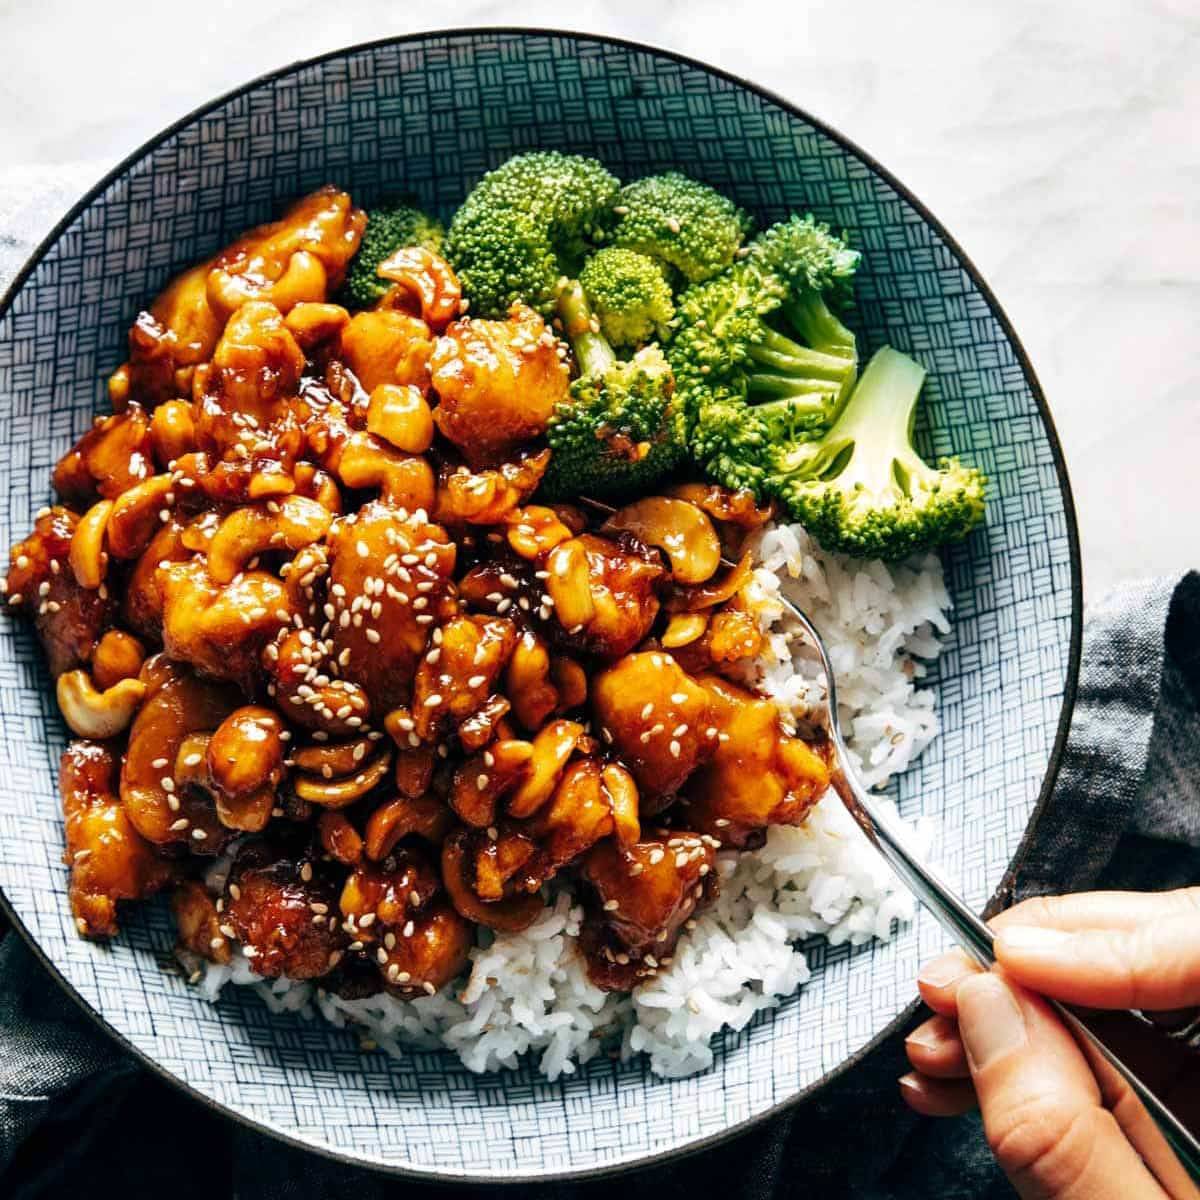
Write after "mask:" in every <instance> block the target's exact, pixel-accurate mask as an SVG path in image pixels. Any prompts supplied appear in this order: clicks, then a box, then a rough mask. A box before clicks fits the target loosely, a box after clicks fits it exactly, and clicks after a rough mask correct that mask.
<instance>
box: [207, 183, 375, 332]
mask: <svg viewBox="0 0 1200 1200" xmlns="http://www.w3.org/2000/svg"><path fill="white" fill-rule="evenodd" d="M366 227H367V216H366V213H364V212H363V211H362V209H360V208H355V207H354V205H353V203H352V202H351V200H350V196H349V194H348V193H347V192H343V191H341V190H340V189H339V188H336V187H334V186H333V185H332V184H327V185H326V186H325V187H322V188H318V189H317V190H316V191H315V192H310V193H309V194H308V195H307V196H304V197H303V198H301V199H300V200H297V201H296V203H295V204H293V205H292V206H291V207H290V208H289V209H288V210H287V211H286V212H285V213H284V214H283V216H282V217H280V219H279V220H278V221H271V222H268V223H267V224H265V225H259V226H257V227H256V228H254V229H251V230H250V231H249V232H248V233H244V234H242V236H241V237H240V238H238V239H237V241H235V242H233V243H232V244H231V245H229V246H227V247H226V248H225V249H224V250H222V251H221V253H220V254H218V255H217V257H216V258H215V259H214V260H213V263H212V269H211V271H210V273H209V276H208V281H207V288H208V302H209V305H210V306H211V307H212V308H214V309H215V310H217V311H218V312H221V313H226V314H227V313H230V312H233V311H234V310H235V309H237V308H239V307H241V306H242V305H244V304H246V303H247V302H250V301H254V300H269V301H270V302H271V303H273V304H274V305H275V306H276V307H277V308H279V309H280V310H281V311H283V312H288V311H290V310H291V309H292V308H294V307H295V306H296V305H297V304H301V303H304V302H306V301H323V300H325V299H326V298H327V296H329V295H330V294H332V293H333V292H335V291H336V290H337V289H338V287H339V286H340V285H341V282H342V279H343V278H344V277H345V273H346V266H347V264H348V263H349V262H350V259H351V258H353V257H354V254H355V252H356V251H357V250H358V245H359V242H360V241H361V240H362V235H363V230H364V229H366Z"/></svg>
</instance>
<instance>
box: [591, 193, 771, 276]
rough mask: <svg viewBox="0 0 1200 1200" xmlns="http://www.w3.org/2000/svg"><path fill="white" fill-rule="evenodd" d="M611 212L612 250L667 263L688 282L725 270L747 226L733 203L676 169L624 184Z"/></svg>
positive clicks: (748, 221)
mask: <svg viewBox="0 0 1200 1200" xmlns="http://www.w3.org/2000/svg"><path fill="white" fill-rule="evenodd" d="M613 211H614V212H615V213H616V215H617V218H618V220H617V224H616V227H615V229H614V230H613V234H612V243H613V245H614V246H623V247H625V248H626V249H628V250H637V251H639V252H640V253H642V254H648V255H650V257H651V258H657V259H661V260H662V261H663V262H665V263H670V264H671V266H672V267H674V268H676V269H677V270H678V271H679V272H680V273H681V274H682V275H683V276H684V278H685V279H686V280H687V281H688V282H689V283H698V282H699V281H700V280H702V279H708V278H710V277H711V276H713V275H716V274H717V273H718V272H719V271H723V270H724V269H725V268H726V267H727V266H729V264H730V263H731V262H733V258H734V255H735V254H736V253H737V250H738V247H739V246H741V244H742V241H743V239H744V238H745V237H746V234H747V233H749V232H750V228H751V220H750V217H749V215H748V214H747V213H745V212H743V211H742V209H740V208H738V206H737V205H736V204H734V203H733V201H732V200H730V199H728V198H727V197H725V196H722V195H721V193H720V192H718V191H716V190H715V189H713V188H711V187H709V186H708V185H707V184H705V183H700V182H699V181H698V180H695V179H690V178H688V176H686V175H682V174H680V173H679V172H678V171H667V172H666V173H665V174H663V175H648V176H647V177H646V178H644V179H638V180H635V181H634V182H633V183H630V184H626V186H625V187H623V188H622V189H621V194H620V195H619V196H618V197H617V203H616V207H615V208H614V210H613Z"/></svg>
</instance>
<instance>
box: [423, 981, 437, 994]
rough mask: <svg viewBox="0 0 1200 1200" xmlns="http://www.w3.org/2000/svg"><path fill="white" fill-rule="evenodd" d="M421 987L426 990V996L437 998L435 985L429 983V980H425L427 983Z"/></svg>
mask: <svg viewBox="0 0 1200 1200" xmlns="http://www.w3.org/2000/svg"><path fill="white" fill-rule="evenodd" d="M421 986H422V987H423V988H424V989H425V994H426V995H427V996H436V995H437V988H435V987H434V986H433V984H432V983H430V982H429V980H428V979H427V980H425V982H424V983H423V984H421Z"/></svg>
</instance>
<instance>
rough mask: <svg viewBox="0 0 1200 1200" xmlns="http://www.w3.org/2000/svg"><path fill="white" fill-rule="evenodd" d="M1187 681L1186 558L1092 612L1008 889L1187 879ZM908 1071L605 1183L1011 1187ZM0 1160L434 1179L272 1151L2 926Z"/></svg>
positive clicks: (703, 1187)
mask: <svg viewBox="0 0 1200 1200" xmlns="http://www.w3.org/2000/svg"><path fill="white" fill-rule="evenodd" d="M1198 698H1200V575H1197V574H1194V573H1193V574H1189V575H1187V576H1186V577H1184V578H1183V579H1182V580H1180V581H1178V582H1176V583H1170V582H1164V581H1155V582H1152V583H1149V584H1141V585H1136V584H1131V585H1129V586H1127V587H1124V588H1122V589H1120V590H1119V591H1117V592H1116V593H1114V594H1113V595H1111V596H1109V597H1108V598H1107V599H1105V600H1104V601H1103V602H1102V603H1100V604H1098V605H1096V606H1095V607H1094V608H1093V609H1092V612H1091V616H1090V619H1089V622H1088V625H1087V628H1086V631H1085V641H1084V653H1083V672H1082V678H1081V680H1080V688H1079V696H1078V700H1077V704H1076V709H1075V717H1074V721H1073V724H1072V728H1071V736H1070V739H1069V741H1068V745H1067V752H1066V756H1065V758H1064V761H1063V767H1062V772H1061V774H1060V777H1059V783H1058V787H1057V788H1056V790H1055V792H1054V795H1053V797H1052V798H1051V799H1050V801H1049V802H1048V803H1047V805H1046V807H1045V808H1044V810H1043V811H1042V813H1041V814H1040V817H1039V819H1038V821H1037V823H1036V827H1035V829H1034V831H1033V834H1032V836H1031V840H1030V844H1029V846H1028V848H1027V850H1026V853H1025V854H1024V856H1023V859H1022V861H1021V864H1020V866H1019V868H1018V870H1017V871H1016V872H1015V873H1014V876H1013V879H1012V880H1011V888H1010V893H1011V896H1012V898H1014V899H1022V898H1024V897H1026V896H1030V895H1036V894H1040V893H1046V892H1057V891H1066V890H1080V889H1084V888H1089V887H1093V886H1097V885H1102V886H1120V887H1133V888H1166V887H1173V886H1180V885H1183V884H1187V883H1195V882H1197V881H1200V799H1198V796H1200V705H1198V703H1197V701H1198ZM905 1069H906V1064H905V1061H904V1055H903V1046H902V1042H901V1039H900V1038H893V1039H891V1040H889V1041H888V1042H887V1043H885V1044H884V1045H883V1046H881V1047H880V1048H879V1049H878V1050H877V1051H875V1053H873V1054H872V1055H871V1056H870V1057H869V1058H868V1059H867V1060H866V1061H865V1062H864V1063H863V1064H862V1065H861V1066H860V1067H859V1068H858V1069H857V1070H855V1071H853V1072H851V1073H850V1074H849V1075H848V1076H846V1077H845V1078H843V1079H841V1080H839V1081H838V1082H837V1083H836V1084H835V1085H833V1086H832V1087H829V1088H827V1089H825V1090H824V1091H823V1092H822V1093H821V1094H820V1095H819V1096H818V1097H817V1098H816V1099H814V1100H812V1101H810V1102H808V1103H806V1104H803V1105H801V1106H798V1107H797V1108H795V1109H794V1110H792V1111H791V1112H789V1113H787V1114H786V1115H784V1116H783V1117H780V1118H778V1119H777V1120H775V1121H772V1122H769V1123H767V1124H766V1125H764V1126H762V1127H761V1128H759V1129H756V1130H754V1131H752V1132H751V1133H749V1134H747V1135H745V1136H743V1137H741V1138H739V1139H736V1140H735V1141H733V1142H731V1143H729V1144H728V1145H726V1146H722V1147H718V1148H717V1149H716V1150H713V1151H709V1152H707V1153H705V1154H702V1155H698V1156H695V1157H692V1158H690V1159H686V1160H684V1161H681V1162H679V1163H674V1164H670V1165H667V1166H664V1167H659V1168H651V1169H649V1170H645V1171H641V1172H637V1173H634V1174H631V1175H629V1176H627V1177H625V1178H624V1179H623V1180H622V1182H621V1185H620V1186H621V1191H622V1194H623V1195H625V1196H627V1197H628V1198H629V1200H641V1198H642V1197H645V1198H646V1200H651V1198H652V1197H653V1198H654V1200H661V1197H662V1196H663V1195H664V1194H665V1195H667V1196H672V1195H678V1196H681V1197H682V1196H684V1195H688V1194H700V1195H707V1194H716V1195H722V1196H724V1197H726V1198H727V1200H728V1198H730V1197H732V1198H733V1200H768V1198H774V1197H780V1198H782V1197H788V1196H792V1195H800V1194H804V1195H817V1196H821V1197H823V1198H824V1200H837V1198H840V1197H847V1198H848V1197H851V1196H854V1197H862V1198H866V1200H918V1198H921V1200H924V1198H925V1197H929V1196H938V1197H942V1198H944V1200H959V1198H961V1200H966V1198H968V1197H970V1198H971V1200H979V1198H985V1200H992V1198H996V1197H1002V1196H1003V1197H1010V1196H1011V1195H1012V1194H1013V1193H1012V1191H1011V1189H1010V1188H1009V1186H1008V1184H1007V1182H1006V1181H1005V1180H1004V1179H1003V1177H1002V1176H1000V1174H999V1172H998V1171H997V1170H996V1167H995V1165H994V1163H993V1162H992V1160H991V1157H990V1155H989V1154H988V1152H987V1149H986V1147H985V1145H984V1143H983V1138H982V1135H981V1132H980V1129H979V1123H978V1121H977V1119H974V1118H963V1119H962V1120H958V1121H941V1122H937V1121H922V1120H919V1119H917V1118H916V1117H914V1116H913V1115H912V1114H911V1113H909V1112H908V1111H907V1110H906V1109H904V1108H903V1107H902V1106H901V1104H900V1102H899V1098H898V1095H897V1089H896V1078H897V1077H898V1076H899V1075H900V1074H901V1073H903V1071H904V1070H905ZM883 1131H886V1132H885V1133H884V1135H883V1136H881V1133H883ZM199 1145H203V1146H204V1148H205V1153H203V1154H200V1155H197V1154H196V1147H197V1146H199ZM114 1146H122V1147H124V1152H123V1153H115V1152H114V1149H113V1147H114ZM180 1163H186V1164H187V1169H186V1171H181V1170H180V1169H179V1167H178V1164H180ZM0 1164H5V1165H7V1166H8V1174H7V1178H5V1177H4V1176H0V1193H3V1194H5V1195H9V1196H12V1197H14V1198H17V1197H22V1198H24V1197H29V1198H31V1197H35V1196H36V1197H40V1196H58V1195H67V1194H70V1192H71V1191H73V1190H74V1189H77V1188H84V1187H87V1186H88V1184H89V1181H91V1180H94V1179H95V1178H97V1177H103V1178H105V1179H106V1181H107V1182H108V1183H109V1184H110V1185H111V1186H114V1187H115V1186H120V1187H121V1188H122V1190H124V1191H125V1193H126V1194H127V1195H130V1196H133V1197H138V1196H143V1195H146V1196H149V1195H155V1194H159V1189H160V1186H161V1185H160V1183H159V1182H157V1181H163V1180H165V1181H169V1186H170V1188H171V1195H172V1196H173V1200H186V1197H190V1196H191V1195H193V1194H194V1195H196V1196H197V1197H199V1196H201V1195H207V1196H212V1195H214V1194H215V1195H218V1196H220V1195H239V1196H246V1197H251V1196H253V1197H255V1198H256V1200H317V1198H322V1200H323V1198H326V1197H337V1196H343V1195H353V1196H354V1197H355V1200H385V1198H390V1197H401V1196H403V1197H404V1200H413V1197H414V1195H415V1194H420V1193H424V1192H426V1191H428V1192H429V1193H430V1195H431V1196H434V1195H436V1196H445V1195H446V1190H445V1189H441V1188H437V1189H433V1188H426V1187H423V1186H419V1185H412V1184H404V1183H398V1182H395V1181H390V1180H387V1179H384V1178H381V1177H378V1176H375V1175H371V1174H369V1173H366V1172H359V1171H353V1170H347V1169H346V1168H343V1167H340V1166H337V1165H335V1164H332V1163H329V1162H327V1161H325V1160H323V1159H319V1158H317V1157H315V1156H306V1155H303V1154H300V1153H298V1152H296V1151H293V1150H289V1149H286V1148H285V1147H283V1146H280V1145H277V1144H275V1143H273V1142H271V1141H270V1140H268V1139H265V1138H262V1137H260V1136H258V1135H257V1134H254V1133H252V1132H250V1131H248V1130H246V1129H243V1128H241V1127H239V1126H236V1125H233V1124H232V1123H228V1122H224V1121H222V1120H221V1119H220V1118H219V1117H216V1116H214V1115H212V1114H211V1113H209V1112H207V1111H206V1110H204V1109H202V1108H200V1107H199V1106H198V1105H196V1104H194V1103H193V1102H191V1101H188V1100H186V1099H184V1098H182V1097H180V1096H178V1095H176V1094H175V1093H173V1092H172V1091H171V1090H170V1089H169V1088H167V1087H166V1085H164V1084H162V1083H161V1082H159V1081H157V1080H154V1079H151V1078H150V1077H149V1076H146V1075H145V1074H144V1073H142V1072H140V1071H139V1070H138V1069H137V1068H136V1067H134V1066H133V1065H132V1064H130V1063H129V1062H128V1061H127V1060H126V1059H125V1058H124V1057H123V1056H122V1054H121V1052H120V1051H119V1050H118V1049H117V1048H116V1047H114V1046H113V1045H112V1044H111V1043H109V1042H108V1041H107V1040H106V1039H105V1038H104V1036H103V1035H102V1034H101V1033H99V1032H98V1031H97V1030H95V1029H94V1028H93V1027H92V1026H90V1025H88V1024H86V1023H85V1021H84V1019H83V1018H82V1017H80V1016H78V1015H76V1013H75V1011H74V1009H73V1007H72V1006H71V1005H70V1004H69V1002H68V1001H66V1000H65V999H64V998H63V997H62V996H61V995H60V993H59V992H58V990H57V989H56V987H55V985H54V983H53V982H52V981H51V980H50V978H49V977H48V976H47V975H46V974H45V973H44V972H43V971H42V969H41V968H40V967H39V966H38V965H37V963H36V962H35V961H34V960H33V959H32V957H31V956H30V954H29V953H28V951H27V950H26V949H25V947H24V946H23V945H22V944H21V943H19V942H18V941H17V939H16V938H15V937H13V936H12V935H9V936H8V938H7V939H6V941H5V942H4V944H3V946H0ZM5 1184H7V1186H4V1185H5ZM610 1188H611V1184H607V1183H599V1184H586V1185H582V1186H579V1185H574V1186H559V1187H547V1188H544V1189H536V1188H524V1189H522V1192H523V1194H525V1193H528V1192H535V1193H540V1194H542V1195H545V1196H547V1197H552V1196H553V1197H557V1196H567V1195H572V1196H574V1195H585V1194H587V1193H589V1192H596V1193H597V1195H598V1194H599V1192H600V1191H601V1189H604V1190H605V1191H607V1190H608V1189H610ZM459 1191H461V1192H462V1194H463V1195H464V1196H467V1195H474V1194H476V1192H478V1193H479V1194H480V1195H482V1194H483V1191H482V1189H459Z"/></svg>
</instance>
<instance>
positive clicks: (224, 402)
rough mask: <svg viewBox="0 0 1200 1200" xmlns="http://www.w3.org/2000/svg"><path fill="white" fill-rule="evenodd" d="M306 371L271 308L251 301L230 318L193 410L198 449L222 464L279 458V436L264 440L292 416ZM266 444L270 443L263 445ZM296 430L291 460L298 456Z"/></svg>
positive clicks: (300, 352) (276, 433) (287, 331)
mask: <svg viewBox="0 0 1200 1200" xmlns="http://www.w3.org/2000/svg"><path fill="white" fill-rule="evenodd" d="M303 370H304V351H303V350H301V349H300V346H299V343H297V341H296V339H295V337H294V336H293V335H292V332H291V330H290V329H288V327H287V325H286V324H285V323H284V319H283V314H282V313H281V312H280V311H279V309H278V308H276V307H275V305H274V304H271V303H269V302H268V301H265V300H252V301H250V302H249V303H248V304H244V305H243V306H242V307H241V308H239V309H238V310H237V312H235V313H234V314H233V316H231V317H230V318H229V323H228V324H227V325H226V326H225V331H224V332H223V333H222V334H221V340H220V341H219V342H218V343H217V348H216V350H215V351H214V352H213V358H212V365H211V369H210V370H209V371H208V373H207V375H206V377H205V381H204V391H203V393H202V394H201V396H200V398H199V400H198V402H197V403H196V405H195V418H196V444H197V446H198V447H199V449H200V450H201V451H203V452H205V453H207V454H210V455H213V456H215V457H216V458H220V457H221V456H222V455H225V454H228V453H230V452H235V453H236V456H237V458H239V459H242V460H243V461H246V460H249V459H250V458H252V457H254V456H258V455H261V454H263V453H264V452H266V453H268V454H274V455H275V456H278V453H279V449H280V447H279V441H280V433H281V432H282V431H281V430H279V429H278V428H276V429H275V430H273V436H272V437H271V438H269V439H265V434H266V432H267V431H268V430H270V429H272V427H273V426H278V424H279V422H280V421H281V420H283V419H284V418H285V417H287V415H288V414H289V412H290V400H291V398H292V397H294V396H295V394H296V389H297V387H298V386H299V383H300V375H301V373H302V372H303ZM264 439H265V440H266V442H267V443H268V444H267V445H265V446H264V445H262V444H261V443H263V442H264ZM300 441H301V435H300V432H299V429H298V428H297V430H296V433H295V438H294V442H295V444H294V446H292V447H291V450H292V451H293V454H294V453H296V452H298V451H299V448H300Z"/></svg>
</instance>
